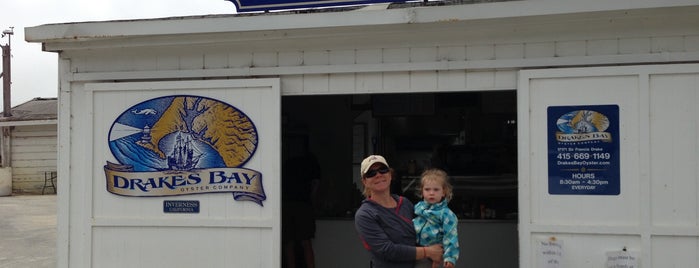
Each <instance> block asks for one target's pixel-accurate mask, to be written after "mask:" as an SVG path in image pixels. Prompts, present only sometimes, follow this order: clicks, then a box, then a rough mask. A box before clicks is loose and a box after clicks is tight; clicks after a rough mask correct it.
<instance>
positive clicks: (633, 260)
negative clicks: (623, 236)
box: [606, 250, 638, 268]
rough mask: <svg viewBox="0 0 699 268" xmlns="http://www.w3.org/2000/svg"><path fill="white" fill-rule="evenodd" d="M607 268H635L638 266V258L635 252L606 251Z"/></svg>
mask: <svg viewBox="0 0 699 268" xmlns="http://www.w3.org/2000/svg"><path fill="white" fill-rule="evenodd" d="M606 267H607V268H636V267H638V258H637V257H636V254H634V253H631V252H628V251H626V250H623V251H610V252H607V266H606Z"/></svg>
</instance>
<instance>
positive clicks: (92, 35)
mask: <svg viewBox="0 0 699 268" xmlns="http://www.w3.org/2000/svg"><path fill="white" fill-rule="evenodd" d="M697 5H698V3H697V2H696V0H649V1H608V0H586V1H577V0H522V1H506V2H489V3H478V4H467V5H453V6H428V7H407V8H399V9H383V10H374V9H371V8H367V9H356V10H351V11H342V12H318V13H302V14H281V15H279V14H275V15H267V14H266V13H263V14H261V15H259V16H237V15H209V16H190V17H173V18H161V19H138V20H119V21H103V22H74V23H62V24H47V25H40V26H34V27H27V28H25V40H26V41H27V42H37V43H47V42H82V41H94V40H104V39H113V38H127V37H137V36H150V35H188V34H207V33H208V34H211V33H225V32H245V31H266V30H287V29H305V28H329V27H344V26H376V25H391V24H414V23H433V22H440V21H464V20H482V19H498V18H513V17H527V16H540V15H556V14H570V13H585V12H600V11H618V10H632V9H647V8H659V7H678V6H697Z"/></svg>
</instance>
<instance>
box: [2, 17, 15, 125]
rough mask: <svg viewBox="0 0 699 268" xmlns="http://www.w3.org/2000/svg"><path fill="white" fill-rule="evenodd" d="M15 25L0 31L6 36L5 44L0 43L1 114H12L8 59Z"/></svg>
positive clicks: (10, 73) (10, 75)
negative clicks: (0, 59) (0, 77)
mask: <svg viewBox="0 0 699 268" xmlns="http://www.w3.org/2000/svg"><path fill="white" fill-rule="evenodd" d="M14 28H15V27H10V29H9V30H4V31H2V37H5V36H7V45H4V46H3V45H0V47H2V74H0V76H2V104H3V106H2V107H3V116H5V117H10V116H12V104H11V102H10V100H11V97H10V88H11V85H12V66H11V65H10V60H11V57H12V54H11V51H10V43H11V42H12V35H13V34H15V32H14Z"/></svg>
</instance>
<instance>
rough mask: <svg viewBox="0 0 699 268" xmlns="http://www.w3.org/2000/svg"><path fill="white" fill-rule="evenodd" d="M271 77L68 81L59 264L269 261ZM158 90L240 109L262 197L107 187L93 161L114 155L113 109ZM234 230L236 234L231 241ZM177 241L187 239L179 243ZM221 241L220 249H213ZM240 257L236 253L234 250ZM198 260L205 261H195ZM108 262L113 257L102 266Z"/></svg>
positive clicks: (274, 180) (275, 181)
mask: <svg viewBox="0 0 699 268" xmlns="http://www.w3.org/2000/svg"><path fill="white" fill-rule="evenodd" d="M277 83H278V80H276V79H265V80H263V79H259V80H244V81H243V80H207V81H181V82H145V83H107V84H87V85H86V87H85V88H86V89H87V90H83V85H82V84H73V89H74V90H78V92H81V94H73V95H72V96H71V98H72V101H76V102H79V103H82V104H83V105H80V106H73V107H71V115H73V116H72V117H71V121H70V123H71V126H73V127H72V128H70V129H69V130H70V133H67V134H66V135H70V137H71V139H72V142H71V145H70V149H69V151H70V152H72V153H71V154H70V155H71V163H74V164H72V165H71V166H70V169H69V173H70V174H69V176H67V177H68V178H70V180H71V182H70V183H69V184H65V183H64V184H62V185H63V186H69V188H70V189H69V191H70V198H69V204H70V205H69V209H67V211H69V212H70V215H69V219H68V221H67V222H61V223H60V225H61V228H67V230H69V234H70V241H71V242H70V248H69V250H68V254H69V255H70V258H68V260H69V267H96V266H99V267H125V266H126V267H161V266H167V267H193V266H197V265H201V264H202V263H207V264H213V265H214V267H224V266H230V265H231V264H232V263H236V264H243V265H244V266H246V267H277V266H279V265H280V263H279V259H277V258H263V257H261V256H271V255H274V254H276V253H278V252H279V251H280V248H281V247H280V245H279V243H280V241H279V240H278V239H274V238H275V237H279V236H280V222H279V219H278V218H277V217H276V215H279V209H280V196H279V193H280V189H279V177H280V172H281V171H280V159H279V156H278V155H277V154H276V150H274V149H273V148H278V147H279V146H280V144H281V140H280V138H279V137H280V134H279V133H280V129H279V127H280V123H277V124H274V123H272V124H261V122H274V121H277V122H278V120H279V116H280V110H279V109H280V93H279V87H278V84H277ZM165 95H202V96H208V97H212V98H216V99H219V100H221V101H224V102H226V103H227V104H230V105H232V106H234V107H236V108H238V109H240V110H241V111H243V112H244V113H245V114H246V115H247V116H249V117H250V119H251V120H252V121H253V123H255V125H256V130H257V134H258V137H257V139H258V140H259V143H258V148H257V150H256V152H255V154H254V155H253V156H252V158H251V159H249V161H248V162H247V163H246V164H245V168H249V169H253V170H258V171H261V173H262V174H264V178H263V179H264V180H263V181H262V183H263V185H262V186H263V187H264V192H265V194H266V200H265V201H262V202H263V203H264V206H261V205H258V204H256V203H254V202H250V201H235V200H234V199H233V196H232V194H231V193H207V194H196V195H183V196H170V197H126V196H121V195H115V194H112V193H109V192H107V190H106V188H107V187H106V180H105V172H104V170H103V168H102V167H103V165H105V164H106V162H107V161H111V162H117V161H116V160H115V159H113V156H112V155H111V154H109V152H110V151H111V150H110V149H109V147H108V141H107V137H108V136H109V133H110V128H111V125H112V122H114V121H115V120H116V119H117V117H118V116H119V115H120V114H121V112H129V111H127V110H128V108H130V107H132V106H133V105H135V104H137V103H139V102H141V101H144V100H148V99H153V98H157V97H161V96H165ZM164 200H198V201H199V202H200V204H201V207H200V211H199V213H193V214H185V215H183V214H168V213H164V208H163V206H164V204H163V202H164ZM240 239H243V240H244V241H246V242H245V243H242V242H240V241H241V240H240ZM183 241H186V242H187V243H183ZM222 249H225V250H222ZM243 258H244V260H241V259H243ZM204 261H205V262H204ZM110 265H113V266H110Z"/></svg>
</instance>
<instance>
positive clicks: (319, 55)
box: [303, 50, 330, 65]
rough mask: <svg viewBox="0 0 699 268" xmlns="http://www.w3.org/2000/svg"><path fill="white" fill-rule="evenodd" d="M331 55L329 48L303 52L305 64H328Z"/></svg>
mask: <svg viewBox="0 0 699 268" xmlns="http://www.w3.org/2000/svg"><path fill="white" fill-rule="evenodd" d="M329 63H330V57H329V55H328V51H327V50H311V51H306V52H304V53H303V64H304V65H328V64H329Z"/></svg>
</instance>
